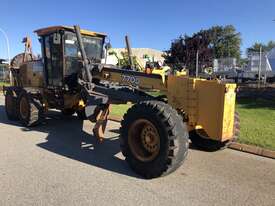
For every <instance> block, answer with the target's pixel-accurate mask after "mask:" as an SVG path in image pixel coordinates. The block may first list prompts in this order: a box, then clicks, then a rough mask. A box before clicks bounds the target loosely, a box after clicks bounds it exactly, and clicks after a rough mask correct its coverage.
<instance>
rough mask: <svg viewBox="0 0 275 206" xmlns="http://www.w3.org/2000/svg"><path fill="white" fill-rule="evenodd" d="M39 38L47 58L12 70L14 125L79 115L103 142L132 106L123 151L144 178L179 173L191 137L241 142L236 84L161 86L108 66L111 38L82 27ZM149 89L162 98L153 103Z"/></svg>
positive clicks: (184, 81) (211, 145)
mask: <svg viewBox="0 0 275 206" xmlns="http://www.w3.org/2000/svg"><path fill="white" fill-rule="evenodd" d="M35 32H36V33H37V34H38V36H39V41H40V43H41V49H42V58H41V59H38V60H30V61H27V62H23V63H21V65H20V66H19V67H14V68H11V71H12V75H13V81H14V82H13V85H12V86H9V87H4V94H5V108H6V113H7V116H8V118H9V119H11V120H18V119H19V121H20V122H21V123H22V124H23V125H24V126H28V127H30V126H35V125H37V124H39V123H40V122H41V121H43V118H44V117H45V113H46V112H47V110H49V109H58V110H61V111H62V113H64V114H67V115H68V114H69V115H72V114H74V113H77V115H78V117H79V118H81V119H88V120H90V121H92V122H95V126H94V129H93V132H94V135H95V136H96V137H98V138H99V139H100V140H101V139H102V138H104V131H105V127H106V124H107V120H108V114H109V108H110V105H111V104H124V103H129V102H130V103H132V105H133V106H132V107H131V108H130V109H129V110H128V111H127V113H126V114H125V115H124V116H123V120H122V121H121V128H120V140H121V151H122V154H123V155H124V156H125V158H126V161H127V162H128V163H129V164H130V166H131V168H133V170H134V171H135V172H136V173H138V174H140V175H141V176H143V177H145V178H155V177H159V176H164V175H167V174H169V173H171V172H173V171H175V170H176V169H177V168H178V167H179V166H180V165H181V164H182V163H183V161H184V159H185V158H186V156H187V152H188V147H189V137H190V139H191V141H192V144H195V145H196V146H197V147H200V148H204V149H208V150H217V149H220V148H223V147H225V146H226V145H227V144H228V143H229V142H230V141H232V139H233V138H234V137H235V135H236V134H238V125H237V124H236V121H234V119H236V118H234V115H235V111H234V110H235V89H236V85H235V84H226V83H223V82H220V81H218V80H205V79H196V78H192V77H188V76H176V75H168V76H165V78H162V77H161V75H158V74H146V73H144V72H138V71H134V70H129V69H127V70H126V69H121V68H119V67H117V66H114V65H107V64H103V63H101V60H102V59H103V58H104V56H105V53H106V52H105V49H108V48H109V47H110V45H109V44H108V43H105V38H106V35H105V34H103V33H98V32H92V31H87V30H80V28H79V26H74V27H67V26H53V27H48V28H43V29H39V30H36V31H35ZM141 88H142V89H141ZM150 89H154V90H159V91H161V93H162V94H163V95H160V96H153V95H150V93H148V92H146V91H147V90H150Z"/></svg>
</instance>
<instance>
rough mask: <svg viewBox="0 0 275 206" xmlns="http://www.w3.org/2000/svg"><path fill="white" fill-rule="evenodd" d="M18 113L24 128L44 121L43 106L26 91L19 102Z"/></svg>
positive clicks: (19, 98)
mask: <svg viewBox="0 0 275 206" xmlns="http://www.w3.org/2000/svg"><path fill="white" fill-rule="evenodd" d="M17 113H18V117H19V120H20V122H21V123H22V125H23V126H26V127H31V126H34V125H37V124H39V123H40V122H41V120H42V114H43V110H42V106H41V104H40V102H39V101H38V100H36V99H34V98H32V96H31V95H30V94H28V93H27V92H26V91H22V92H21V93H20V95H19V97H18V101H17Z"/></svg>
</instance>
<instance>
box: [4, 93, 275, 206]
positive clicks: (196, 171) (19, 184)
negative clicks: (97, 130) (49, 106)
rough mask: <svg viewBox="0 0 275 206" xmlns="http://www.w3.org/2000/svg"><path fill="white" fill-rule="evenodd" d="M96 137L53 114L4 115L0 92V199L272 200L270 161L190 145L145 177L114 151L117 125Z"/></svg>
mask: <svg viewBox="0 0 275 206" xmlns="http://www.w3.org/2000/svg"><path fill="white" fill-rule="evenodd" d="M118 128H119V124H118V123H115V122H109V124H108V132H107V134H106V136H107V137H108V138H107V139H106V140H105V141H104V142H103V143H98V142H97V141H96V140H95V138H94V137H93V136H92V135H90V133H91V130H92V124H91V123H89V122H86V121H85V122H84V124H83V123H82V122H81V121H78V120H77V118H76V117H63V116H61V115H60V114H59V113H51V114H50V118H49V119H47V120H46V122H45V124H43V125H41V126H37V127H34V128H30V129H28V128H24V127H21V126H20V125H19V124H18V123H16V122H11V121H8V120H7V118H6V115H5V111H4V106H3V97H0V205H1V206H6V205H27V206H30V205H66V206H69V205H85V206H87V205H188V206H191V205H223V206H224V205H234V206H235V205H249V206H251V205H257V206H258V205H273V206H274V205H275V161H274V160H272V159H268V158H263V157H259V156H255V155H251V154H246V153H241V152H238V151H234V150H230V149H226V150H224V151H219V152H213V153H210V152H202V151H198V150H195V149H190V152H189V155H188V158H187V160H186V162H185V163H184V164H183V166H182V167H181V168H179V169H178V170H177V171H176V172H174V173H173V174H171V175H169V176H166V177H163V178H157V179H153V180H144V179H142V178H141V177H139V176H137V175H136V174H135V173H133V172H132V171H131V169H130V168H129V167H128V165H127V163H126V162H125V161H124V159H123V157H122V155H121V153H120V152H119V142H118V133H117V129H118Z"/></svg>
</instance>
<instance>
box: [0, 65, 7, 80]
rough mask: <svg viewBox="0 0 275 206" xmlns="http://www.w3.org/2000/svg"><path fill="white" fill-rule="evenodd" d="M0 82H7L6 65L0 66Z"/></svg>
mask: <svg viewBox="0 0 275 206" xmlns="http://www.w3.org/2000/svg"><path fill="white" fill-rule="evenodd" d="M0 82H9V69H8V67H7V65H6V64H0Z"/></svg>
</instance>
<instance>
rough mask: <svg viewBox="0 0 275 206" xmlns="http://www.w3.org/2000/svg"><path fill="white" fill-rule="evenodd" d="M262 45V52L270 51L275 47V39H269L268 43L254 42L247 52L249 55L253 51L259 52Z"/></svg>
mask: <svg viewBox="0 0 275 206" xmlns="http://www.w3.org/2000/svg"><path fill="white" fill-rule="evenodd" d="M260 47H262V52H268V51H270V50H271V49H272V48H274V47H275V41H269V42H268V43H267V44H263V43H258V42H256V43H254V44H253V45H252V46H251V47H249V48H247V50H246V54H247V55H249V54H250V53H251V52H259V51H260Z"/></svg>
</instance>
